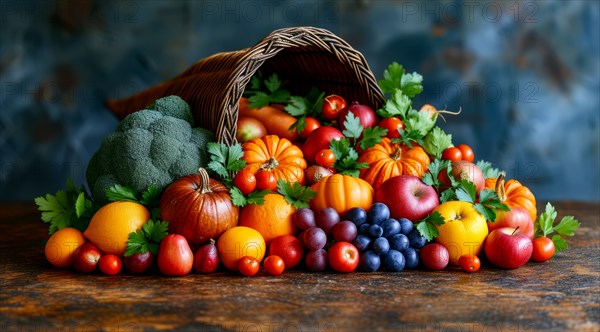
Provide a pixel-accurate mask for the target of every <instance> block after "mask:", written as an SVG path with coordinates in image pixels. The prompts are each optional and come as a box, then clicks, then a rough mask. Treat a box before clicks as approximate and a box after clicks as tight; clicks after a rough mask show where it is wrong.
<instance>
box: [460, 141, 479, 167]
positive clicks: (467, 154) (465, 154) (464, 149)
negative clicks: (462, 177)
mask: <svg viewBox="0 0 600 332" xmlns="http://www.w3.org/2000/svg"><path fill="white" fill-rule="evenodd" d="M457 148H458V149H459V150H460V153H462V160H464V161H468V162H471V163H472V162H473V161H474V160H475V153H473V149H471V147H470V146H468V145H466V144H459V145H458V146H457Z"/></svg>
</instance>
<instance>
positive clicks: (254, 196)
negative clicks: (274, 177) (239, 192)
mask: <svg viewBox="0 0 600 332" xmlns="http://www.w3.org/2000/svg"><path fill="white" fill-rule="evenodd" d="M270 193H272V191H271V190H268V189H265V190H260V191H253V192H251V193H250V194H248V196H247V197H246V200H247V203H248V204H256V205H263V204H265V196H267V194H270Z"/></svg>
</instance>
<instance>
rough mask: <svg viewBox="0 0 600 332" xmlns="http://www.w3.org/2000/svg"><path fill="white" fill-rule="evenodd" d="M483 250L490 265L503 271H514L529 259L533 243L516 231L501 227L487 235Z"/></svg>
mask: <svg viewBox="0 0 600 332" xmlns="http://www.w3.org/2000/svg"><path fill="white" fill-rule="evenodd" d="M484 250H485V256H486V257H487V259H488V260H489V261H490V263H492V264H494V265H496V266H498V267H501V268H505V269H516V268H518V267H521V266H523V265H524V264H525V263H527V262H528V261H529V259H530V258H531V254H532V253H533V243H532V242H531V239H530V238H529V236H527V235H525V234H523V233H521V232H519V230H518V229H516V228H512V227H501V228H498V229H496V230H493V231H492V232H491V233H490V234H489V235H488V237H487V239H486V241H485V247H484Z"/></svg>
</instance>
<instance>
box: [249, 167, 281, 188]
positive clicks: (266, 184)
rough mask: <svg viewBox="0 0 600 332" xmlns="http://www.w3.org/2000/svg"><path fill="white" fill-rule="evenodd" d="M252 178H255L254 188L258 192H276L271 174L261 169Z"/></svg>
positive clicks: (274, 180) (275, 185)
mask: <svg viewBox="0 0 600 332" xmlns="http://www.w3.org/2000/svg"><path fill="white" fill-rule="evenodd" d="M254 176H255V177H256V188H257V189H258V190H272V191H277V179H275V174H273V172H271V171H269V170H266V169H261V170H259V171H258V172H256V174H254Z"/></svg>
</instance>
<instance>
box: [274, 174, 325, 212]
mask: <svg viewBox="0 0 600 332" xmlns="http://www.w3.org/2000/svg"><path fill="white" fill-rule="evenodd" d="M277 192H278V193H280V194H281V195H283V197H284V198H285V200H286V202H288V204H291V205H292V206H294V208H296V209H300V208H308V207H310V206H309V205H308V202H309V201H310V200H311V199H313V197H315V195H316V194H317V193H316V192H315V191H313V190H312V189H310V188H309V187H305V186H302V185H300V183H298V182H294V183H293V184H291V183H289V182H288V181H286V180H284V179H279V181H277Z"/></svg>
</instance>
